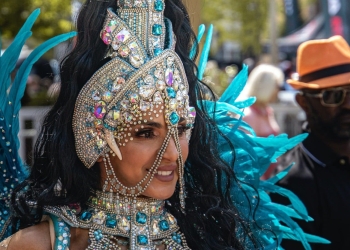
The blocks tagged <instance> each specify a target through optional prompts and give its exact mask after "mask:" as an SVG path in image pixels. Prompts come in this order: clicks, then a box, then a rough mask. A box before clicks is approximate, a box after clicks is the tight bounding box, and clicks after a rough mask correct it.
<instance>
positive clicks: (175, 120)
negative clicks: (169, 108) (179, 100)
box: [169, 112, 180, 125]
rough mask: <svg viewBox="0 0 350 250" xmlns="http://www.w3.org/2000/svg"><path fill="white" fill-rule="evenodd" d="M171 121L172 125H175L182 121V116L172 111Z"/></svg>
mask: <svg viewBox="0 0 350 250" xmlns="http://www.w3.org/2000/svg"><path fill="white" fill-rule="evenodd" d="M169 121H170V123H171V124H172V125H175V124H176V123H178V122H179V121H180V117H179V115H178V114H177V113H176V112H172V113H171V114H170V116H169Z"/></svg>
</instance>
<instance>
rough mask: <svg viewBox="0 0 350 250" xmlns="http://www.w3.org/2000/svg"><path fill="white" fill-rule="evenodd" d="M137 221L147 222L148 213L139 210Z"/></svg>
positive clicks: (140, 222)
mask: <svg viewBox="0 0 350 250" xmlns="http://www.w3.org/2000/svg"><path fill="white" fill-rule="evenodd" d="M136 221H137V223H139V224H146V222H147V215H146V214H144V213H141V212H138V213H137V214H136Z"/></svg>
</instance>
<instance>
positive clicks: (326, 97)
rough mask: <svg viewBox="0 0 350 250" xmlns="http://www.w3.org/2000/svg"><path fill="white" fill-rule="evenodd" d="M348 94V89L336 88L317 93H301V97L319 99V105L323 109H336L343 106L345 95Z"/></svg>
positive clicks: (349, 89)
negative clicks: (323, 107)
mask: <svg viewBox="0 0 350 250" xmlns="http://www.w3.org/2000/svg"><path fill="white" fill-rule="evenodd" d="M348 92H350V87H346V88H343V87H338V88H331V89H324V90H322V91H321V92H319V93H315V94H314V93H308V92H302V95H305V96H310V97H314V98H320V99H321V104H322V105H323V106H325V107H338V106H340V105H341V104H343V102H344V100H345V97H346V94H347V93H348Z"/></svg>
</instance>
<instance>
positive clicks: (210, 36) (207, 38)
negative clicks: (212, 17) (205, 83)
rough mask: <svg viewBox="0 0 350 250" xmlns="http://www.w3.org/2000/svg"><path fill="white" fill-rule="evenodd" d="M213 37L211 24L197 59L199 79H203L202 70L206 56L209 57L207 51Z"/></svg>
mask: <svg viewBox="0 0 350 250" xmlns="http://www.w3.org/2000/svg"><path fill="white" fill-rule="evenodd" d="M212 38H213V25H210V26H209V29H208V32H207V37H206V39H205V43H204V47H203V50H202V53H201V56H200V59H199V64H198V72H197V78H198V79H199V80H202V79H203V75H204V71H205V68H206V66H207V63H208V58H209V51H210V45H211V40H212Z"/></svg>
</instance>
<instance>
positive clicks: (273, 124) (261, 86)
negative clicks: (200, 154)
mask: <svg viewBox="0 0 350 250" xmlns="http://www.w3.org/2000/svg"><path fill="white" fill-rule="evenodd" d="M283 81H284V76H283V72H282V70H280V69H279V68H277V67H275V66H272V65H268V64H261V65H259V66H257V67H256V68H254V69H253V70H252V72H251V73H250V75H249V78H248V82H247V86H246V88H245V89H244V90H243V92H242V94H241V97H242V98H247V97H249V96H255V97H256V102H255V103H254V104H253V105H252V106H250V107H249V108H247V109H246V110H245V111H244V113H245V116H244V117H243V120H244V121H245V122H247V123H248V124H249V125H250V126H251V127H252V128H253V129H254V130H255V132H256V135H257V136H261V137H267V136H269V135H278V134H279V133H280V128H279V126H278V123H277V121H276V119H275V115H274V112H273V109H272V107H271V106H270V103H274V102H276V101H277V94H278V92H279V90H280V87H281V86H282V85H283ZM275 167H276V164H274V163H273V164H271V166H270V168H269V169H268V170H267V171H266V173H265V174H264V176H263V177H262V178H263V179H267V178H268V177H270V175H271V174H272V173H273V170H274V169H275Z"/></svg>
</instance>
